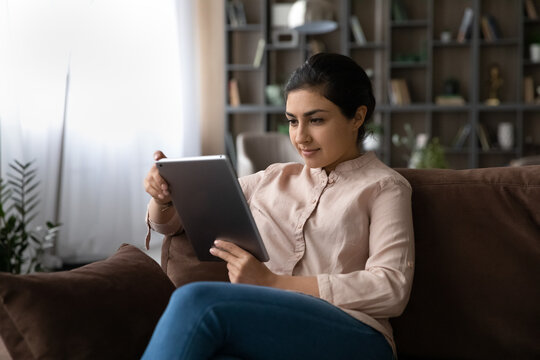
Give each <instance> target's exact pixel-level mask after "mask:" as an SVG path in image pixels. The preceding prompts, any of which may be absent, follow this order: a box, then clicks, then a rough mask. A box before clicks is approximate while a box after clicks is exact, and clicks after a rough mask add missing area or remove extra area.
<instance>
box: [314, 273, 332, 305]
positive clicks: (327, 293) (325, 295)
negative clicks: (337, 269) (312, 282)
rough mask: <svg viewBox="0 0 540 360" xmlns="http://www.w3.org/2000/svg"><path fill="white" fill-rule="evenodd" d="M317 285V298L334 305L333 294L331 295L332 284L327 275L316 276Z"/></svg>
mask: <svg viewBox="0 0 540 360" xmlns="http://www.w3.org/2000/svg"><path fill="white" fill-rule="evenodd" d="M317 283H318V285H319V297H320V298H321V299H323V300H326V301H328V302H329V303H331V304H333V303H334V294H333V293H332V284H331V283H330V276H329V275H328V274H319V275H317Z"/></svg>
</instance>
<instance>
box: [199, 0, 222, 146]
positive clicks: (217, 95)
mask: <svg viewBox="0 0 540 360" xmlns="http://www.w3.org/2000/svg"><path fill="white" fill-rule="evenodd" d="M224 19H225V15H224V7H223V3H222V2H221V1H215V0H199V1H197V20H198V29H197V33H198V41H197V43H198V44H199V45H198V46H199V49H198V57H199V59H201V61H200V64H199V65H200V67H199V73H200V85H201V86H200V91H201V94H200V99H201V101H200V107H201V108H200V115H201V143H202V144H201V146H202V149H201V151H202V154H203V155H213V154H223V153H224V151H225V143H224V139H225V124H224V122H223V113H224V112H225V104H224V101H223V99H224V97H225V85H224V84H225V75H224V71H223V64H224V63H225V43H224V35H223V29H224V28H225V23H224Z"/></svg>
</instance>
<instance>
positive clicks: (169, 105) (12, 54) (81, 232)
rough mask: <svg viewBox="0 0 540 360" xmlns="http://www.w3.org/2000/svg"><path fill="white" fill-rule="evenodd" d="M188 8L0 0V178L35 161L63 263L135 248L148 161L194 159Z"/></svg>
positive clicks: (142, 0) (99, 0) (140, 234)
mask: <svg viewBox="0 0 540 360" xmlns="http://www.w3.org/2000/svg"><path fill="white" fill-rule="evenodd" d="M195 1H196V0H190V1H186V0H177V1H174V0H167V1H157V2H156V1H151V0H129V1H128V0H94V1H88V0H86V1H82V0H80V1H76V0H56V1H43V0H0V2H1V4H2V15H0V16H1V17H0V20H1V21H2V24H1V28H0V30H1V32H2V33H1V35H0V36H1V38H0V49H1V50H2V52H1V53H0V58H3V59H2V60H0V62H1V63H0V65H1V70H0V71H1V72H0V75H1V76H2V77H3V78H5V79H6V82H5V84H4V85H2V88H0V96H2V97H1V100H2V103H0V120H1V143H0V144H1V148H0V151H1V156H2V173H3V174H5V171H6V163H7V162H9V161H11V160H12V159H14V158H17V159H21V160H26V161H27V160H32V159H35V160H36V163H37V167H38V171H39V174H40V177H41V178H42V190H43V196H42V199H43V201H42V203H41V208H42V215H41V216H40V217H39V218H38V219H36V222H37V223H39V222H41V223H42V222H44V221H46V220H53V218H54V216H55V212H56V203H57V199H60V203H59V215H60V217H59V220H60V222H61V223H62V224H63V225H62V227H61V232H60V237H59V240H58V246H57V250H58V254H59V255H60V256H62V257H63V258H65V259H71V260H77V259H79V260H93V259H96V258H100V257H103V256H107V255H109V254H111V253H113V252H114V251H115V250H116V249H117V248H118V246H119V245H120V244H121V243H123V242H127V243H133V244H137V245H142V243H143V239H144V236H145V232H146V229H145V225H144V222H143V220H144V213H145V209H146V203H147V201H148V199H149V197H148V195H147V194H146V193H145V192H144V189H143V185H142V181H143V178H144V176H145V174H146V172H147V171H148V169H149V168H150V166H151V165H152V163H153V159H152V153H153V152H154V151H155V150H156V149H162V150H163V151H164V152H165V153H166V154H167V155H169V156H191V155H198V154H199V153H200V143H199V138H200V136H199V125H198V123H199V121H198V101H197V98H196V94H197V93H198V91H197V81H196V76H197V73H198V69H197V68H196V64H197V59H196V58H195V57H196V51H195V40H194V39H195V36H194V29H195V24H194V23H193V21H194V19H195V18H196V17H195V15H194V13H195ZM4 50H7V51H4ZM3 54H4V55H3ZM6 54H7V56H6ZM68 72H69V81H68V82H67V81H66V77H67V75H68ZM67 83H68V84H69V86H67V87H66V85H67ZM66 88H67V89H68V93H67V100H68V101H67V104H65V103H64V100H65V99H66V96H65V95H66V91H65V90H66ZM64 105H65V106H64ZM64 109H66V111H65V122H64V121H63V119H64ZM62 132H63V134H64V135H63V144H62ZM60 164H62V168H61V170H62V171H61V176H60V177H59V167H60ZM58 181H61V184H62V187H61V192H60V194H58V193H57V189H56V188H57V184H58ZM58 195H60V196H59V197H58Z"/></svg>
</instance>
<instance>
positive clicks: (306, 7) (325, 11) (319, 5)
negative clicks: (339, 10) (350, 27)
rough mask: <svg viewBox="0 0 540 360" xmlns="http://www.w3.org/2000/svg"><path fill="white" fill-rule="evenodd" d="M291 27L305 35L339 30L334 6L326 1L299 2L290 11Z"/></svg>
mask: <svg viewBox="0 0 540 360" xmlns="http://www.w3.org/2000/svg"><path fill="white" fill-rule="evenodd" d="M289 27H290V28H291V29H294V30H296V31H298V32H300V33H304V34H311V35H314V34H324V33H327V32H330V31H334V30H335V29H337V22H336V21H334V19H333V11H332V4H330V3H329V2H328V1H326V0H298V1H296V2H295V3H294V4H293V6H292V7H291V10H290V11H289Z"/></svg>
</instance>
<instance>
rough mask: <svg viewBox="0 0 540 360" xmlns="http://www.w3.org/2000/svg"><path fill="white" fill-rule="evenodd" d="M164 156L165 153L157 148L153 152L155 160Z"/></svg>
mask: <svg viewBox="0 0 540 360" xmlns="http://www.w3.org/2000/svg"><path fill="white" fill-rule="evenodd" d="M163 158H166V156H165V154H164V153H162V152H161V150H158V151H156V152H155V153H154V160H155V161H157V160H159V159H163Z"/></svg>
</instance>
